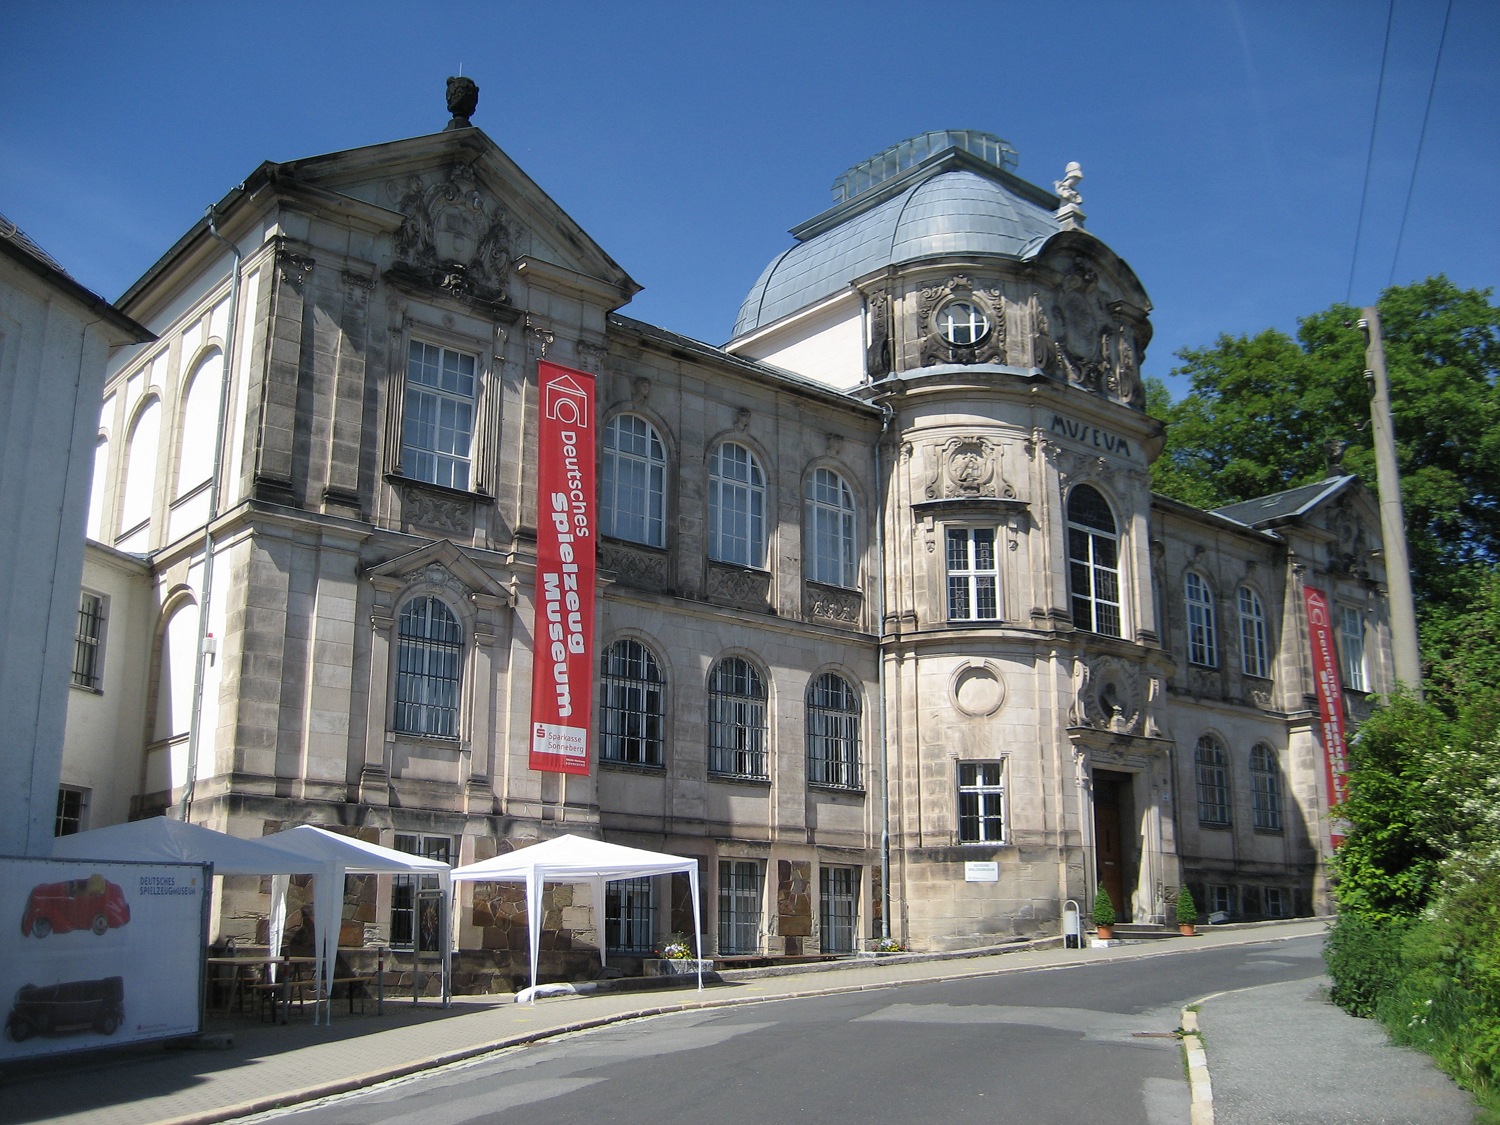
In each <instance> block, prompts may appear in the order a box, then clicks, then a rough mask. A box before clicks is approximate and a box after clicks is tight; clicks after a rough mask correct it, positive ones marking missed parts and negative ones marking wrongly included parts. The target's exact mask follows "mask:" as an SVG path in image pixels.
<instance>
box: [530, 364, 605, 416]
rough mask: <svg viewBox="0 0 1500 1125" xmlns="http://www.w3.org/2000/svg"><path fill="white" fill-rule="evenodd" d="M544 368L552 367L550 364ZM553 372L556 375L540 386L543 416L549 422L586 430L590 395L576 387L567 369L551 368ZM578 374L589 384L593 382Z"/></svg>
mask: <svg viewBox="0 0 1500 1125" xmlns="http://www.w3.org/2000/svg"><path fill="white" fill-rule="evenodd" d="M544 366H546V367H553V365H552V364H550V363H549V364H545V365H544ZM553 370H554V371H556V372H558V374H557V375H556V376H554V377H553V378H550V379H548V380H547V382H546V383H544V384H543V385H542V399H543V403H544V409H543V411H542V413H543V415H544V416H545V417H546V418H547V420H548V421H551V422H559V423H561V424H562V425H564V426H577V427H578V428H579V429H580V430H586V429H588V428H589V399H590V397H592V396H591V393H590V392H589V391H587V390H585V389H584V388H583V387H580V386H579V385H578V383H577V381H576V380H575V379H574V378H573V375H572V373H570V372H569V371H568V370H567V368H563V367H553ZM578 374H579V375H581V376H582V377H583V378H585V379H587V380H588V381H589V382H590V383H592V382H593V378H592V377H591V376H587V375H583V373H582V372H578Z"/></svg>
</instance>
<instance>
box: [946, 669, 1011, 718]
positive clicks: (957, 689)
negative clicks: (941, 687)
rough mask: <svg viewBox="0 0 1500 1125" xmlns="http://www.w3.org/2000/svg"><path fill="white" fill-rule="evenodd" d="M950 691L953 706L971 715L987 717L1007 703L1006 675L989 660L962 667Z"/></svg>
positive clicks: (954, 675) (957, 672) (954, 677)
mask: <svg viewBox="0 0 1500 1125" xmlns="http://www.w3.org/2000/svg"><path fill="white" fill-rule="evenodd" d="M949 690H950V692H951V694H952V697H953V705H954V707H956V708H957V709H958V710H959V711H960V712H962V713H963V714H965V715H968V716H969V717H970V718H975V719H983V718H988V717H989V716H990V715H993V714H994V713H995V712H996V711H998V710H1000V708H1001V707H1002V706H1004V704H1005V694H1006V693H1005V677H1004V676H1003V675H1001V673H1000V669H999V668H998V667H997V666H996V665H995V664H993V663H992V662H990V661H985V662H984V663H982V664H965V665H964V666H963V667H961V668H959V669H958V671H956V672H955V673H954V674H953V681H952V684H951V685H950V689H949Z"/></svg>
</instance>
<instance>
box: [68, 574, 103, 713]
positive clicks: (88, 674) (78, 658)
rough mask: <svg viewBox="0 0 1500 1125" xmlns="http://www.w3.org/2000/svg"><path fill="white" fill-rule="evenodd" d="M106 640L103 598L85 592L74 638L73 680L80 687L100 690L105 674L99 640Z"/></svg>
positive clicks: (81, 600) (79, 603)
mask: <svg viewBox="0 0 1500 1125" xmlns="http://www.w3.org/2000/svg"><path fill="white" fill-rule="evenodd" d="M103 639H104V599H103V598H101V597H99V595H98V594H87V593H86V594H83V595H82V596H81V597H80V598H79V599H78V632H77V634H76V636H75V637H74V639H73V682H74V683H75V684H76V685H78V686H79V687H83V688H91V689H92V690H94V691H98V690H99V685H100V682H101V680H102V679H103V674H104V661H102V660H101V659H100V655H101V651H102V650H101V648H100V643H99V642H100V641H101V640H103Z"/></svg>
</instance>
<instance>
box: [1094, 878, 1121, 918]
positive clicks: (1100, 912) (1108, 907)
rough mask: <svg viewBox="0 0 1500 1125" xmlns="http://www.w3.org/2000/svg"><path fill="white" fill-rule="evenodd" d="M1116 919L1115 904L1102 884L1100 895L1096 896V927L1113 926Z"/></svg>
mask: <svg viewBox="0 0 1500 1125" xmlns="http://www.w3.org/2000/svg"><path fill="white" fill-rule="evenodd" d="M1116 917H1117V916H1116V914H1115V904H1114V903H1113V902H1111V901H1110V898H1109V891H1108V890H1106V889H1105V887H1104V885H1103V884H1102V883H1101V884H1100V885H1099V893H1098V894H1097V895H1095V896H1094V925H1096V926H1113V925H1114V924H1115V921H1116Z"/></svg>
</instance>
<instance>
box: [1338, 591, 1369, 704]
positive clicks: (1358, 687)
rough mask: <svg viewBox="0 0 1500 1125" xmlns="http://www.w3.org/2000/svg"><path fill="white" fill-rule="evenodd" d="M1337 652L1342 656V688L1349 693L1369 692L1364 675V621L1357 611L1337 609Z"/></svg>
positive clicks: (1344, 608)
mask: <svg viewBox="0 0 1500 1125" xmlns="http://www.w3.org/2000/svg"><path fill="white" fill-rule="evenodd" d="M1339 650H1340V653H1341V655H1342V656H1343V658H1344V659H1343V665H1344V668H1343V671H1344V686H1345V687H1346V688H1348V689H1349V690H1351V691H1369V690H1370V683H1369V679H1368V677H1366V675H1365V619H1364V615H1363V614H1361V613H1360V612H1359V610H1357V609H1350V608H1349V607H1348V606H1341V607H1339Z"/></svg>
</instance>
